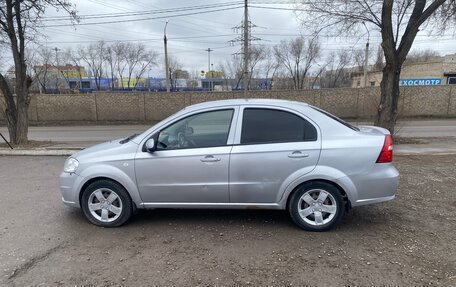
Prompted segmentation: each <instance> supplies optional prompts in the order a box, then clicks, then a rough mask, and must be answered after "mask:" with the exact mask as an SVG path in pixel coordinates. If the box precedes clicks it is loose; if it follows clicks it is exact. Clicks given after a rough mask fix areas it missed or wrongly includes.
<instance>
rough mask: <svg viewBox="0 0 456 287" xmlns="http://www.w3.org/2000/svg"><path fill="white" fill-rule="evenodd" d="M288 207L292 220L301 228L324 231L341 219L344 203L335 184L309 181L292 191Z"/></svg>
mask: <svg viewBox="0 0 456 287" xmlns="http://www.w3.org/2000/svg"><path fill="white" fill-rule="evenodd" d="M288 209H289V212H290V215H291V218H292V219H293V221H294V222H295V223H296V224H297V225H298V226H299V227H301V228H302V229H304V230H308V231H326V230H329V229H331V228H333V227H335V226H336V225H337V224H338V223H339V221H340V220H341V219H342V217H343V215H344V212H345V203H344V200H343V198H342V195H341V193H340V191H339V190H338V189H337V188H336V187H335V186H333V185H331V184H329V183H326V182H311V183H306V184H304V185H302V186H300V187H299V188H298V190H296V192H294V193H293V195H292V197H291V199H290V202H289V206H288Z"/></svg>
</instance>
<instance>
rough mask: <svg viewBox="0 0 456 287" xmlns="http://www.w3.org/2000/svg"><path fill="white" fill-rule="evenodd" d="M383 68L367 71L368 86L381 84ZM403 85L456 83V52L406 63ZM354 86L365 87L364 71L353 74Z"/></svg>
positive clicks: (403, 69)
mask: <svg viewBox="0 0 456 287" xmlns="http://www.w3.org/2000/svg"><path fill="white" fill-rule="evenodd" d="M382 78H383V72H382V71H381V70H372V71H369V72H368V73H367V86H380V82H381V81H382ZM400 85H401V86H432V85H456V54H452V55H446V56H442V57H436V58H433V59H431V60H428V61H424V62H412V63H407V62H406V63H404V65H403V66H402V70H401V77H400ZM351 86H352V88H360V87H364V74H363V72H356V73H353V74H352V85H351Z"/></svg>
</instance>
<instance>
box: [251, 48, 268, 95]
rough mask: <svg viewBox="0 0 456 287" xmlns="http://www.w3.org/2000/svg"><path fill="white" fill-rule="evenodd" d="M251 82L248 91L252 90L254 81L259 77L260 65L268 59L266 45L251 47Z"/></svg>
mask: <svg viewBox="0 0 456 287" xmlns="http://www.w3.org/2000/svg"><path fill="white" fill-rule="evenodd" d="M249 57H250V59H249V70H250V71H249V81H248V89H249V90H250V89H251V83H252V79H253V78H254V77H258V71H257V70H258V69H257V66H258V64H259V63H260V62H261V61H263V60H264V59H265V58H266V47H265V46H264V45H255V46H251V47H250V51H249Z"/></svg>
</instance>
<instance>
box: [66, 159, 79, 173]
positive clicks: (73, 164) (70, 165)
mask: <svg viewBox="0 0 456 287" xmlns="http://www.w3.org/2000/svg"><path fill="white" fill-rule="evenodd" d="M78 166H79V161H77V159H75V158H72V157H69V158H67V160H66V161H65V165H64V166H63V171H64V172H68V173H73V172H76V170H77V169H78Z"/></svg>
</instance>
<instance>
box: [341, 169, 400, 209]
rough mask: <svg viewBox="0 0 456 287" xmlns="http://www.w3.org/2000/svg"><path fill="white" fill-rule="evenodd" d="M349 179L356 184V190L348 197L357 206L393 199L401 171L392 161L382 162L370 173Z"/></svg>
mask: <svg viewBox="0 0 456 287" xmlns="http://www.w3.org/2000/svg"><path fill="white" fill-rule="evenodd" d="M349 179H350V180H351V181H352V183H353V185H354V186H353V187H354V192H352V193H351V194H349V195H348V197H349V199H350V203H351V205H352V206H353V207H355V206H362V205H367V204H374V203H380V202H385V201H390V200H393V199H394V198H395V197H396V191H397V187H398V185H399V172H398V170H397V169H396V168H395V167H394V166H393V164H391V163H380V164H375V166H374V168H373V169H372V170H370V171H369V172H368V173H365V174H360V175H357V176H352V177H349Z"/></svg>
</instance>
